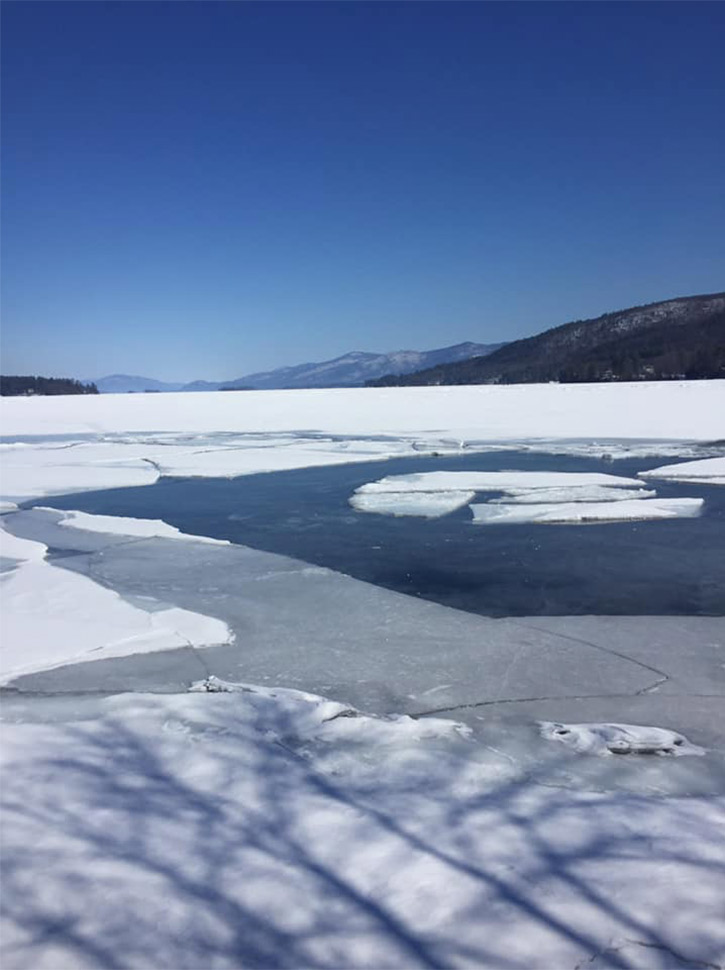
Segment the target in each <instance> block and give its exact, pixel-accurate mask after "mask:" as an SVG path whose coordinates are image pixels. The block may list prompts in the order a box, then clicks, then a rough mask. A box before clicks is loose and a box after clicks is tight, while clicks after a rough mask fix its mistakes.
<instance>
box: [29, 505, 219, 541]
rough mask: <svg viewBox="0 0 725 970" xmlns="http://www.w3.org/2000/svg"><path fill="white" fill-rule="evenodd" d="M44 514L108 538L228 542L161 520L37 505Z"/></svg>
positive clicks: (69, 525) (67, 525)
mask: <svg viewBox="0 0 725 970" xmlns="http://www.w3.org/2000/svg"><path fill="white" fill-rule="evenodd" d="M37 508H38V510H39V511H41V512H56V513H57V514H59V515H61V516H62V519H61V520H60V522H59V523H58V525H63V526H66V527H69V528H72V529H83V531H84V532H103V533H105V534H107V535H122V536H134V537H136V538H143V539H152V538H159V539H186V540H188V541H190V542H210V543H213V544H214V545H217V546H228V545H229V540H228V539H211V538H209V536H195V535H190V534H189V533H188V532H180V531H179V530H178V529H177V528H176V526H173V525H169V524H168V523H167V522H163V521H162V520H161V519H131V518H126V517H124V516H121V515H92V514H90V513H89V512H76V511H66V510H65V509H53V508H48V507H46V506H37Z"/></svg>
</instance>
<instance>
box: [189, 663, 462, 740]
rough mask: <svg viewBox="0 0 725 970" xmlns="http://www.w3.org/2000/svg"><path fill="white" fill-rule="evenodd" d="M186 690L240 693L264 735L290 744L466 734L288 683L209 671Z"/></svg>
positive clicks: (437, 721)
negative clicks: (268, 683) (368, 710)
mask: <svg viewBox="0 0 725 970" xmlns="http://www.w3.org/2000/svg"><path fill="white" fill-rule="evenodd" d="M189 692H190V693H208V694H234V693H241V694H244V695H245V698H244V703H245V704H246V705H248V706H249V705H251V707H252V708H253V709H254V711H255V716H256V717H257V719H258V724H259V726H260V727H261V729H262V730H264V731H265V732H266V734H267V737H268V738H272V739H274V738H277V739H278V740H283V741H284V742H285V743H288V744H292V745H295V744H296V743H298V742H302V741H306V740H312V739H316V740H321V741H332V740H335V741H345V742H346V743H347V744H355V743H358V744H366V745H367V744H370V743H372V744H374V745H376V746H379V745H383V746H388V745H397V744H399V743H400V742H401V741H403V742H405V743H408V742H416V741H426V740H432V739H435V738H439V739H450V740H453V739H456V738H459V739H460V738H468V737H469V736H470V734H471V729H470V728H469V727H467V726H466V725H464V724H460V723H459V722H458V721H452V720H448V719H443V718H434V717H430V718H429V717H426V718H420V719H418V718H413V717H409V716H408V715H407V714H390V715H385V716H382V715H373V714H364V713H363V712H362V711H358V710H356V709H355V708H353V707H349V706H347V705H345V704H341V703H339V702H338V701H332V700H328V699H327V698H326V697H320V696H319V695H317V694H310V693H307V692H306V691H300V690H294V689H292V688H288V687H274V688H268V687H259V686H257V685H252V684H245V683H238V682H235V681H227V680H222V679H221V678H219V677H215V676H213V675H212V676H210V677H207V678H206V679H205V680H200V681H197V682H196V683H194V684H192V685H191V687H190V688H189Z"/></svg>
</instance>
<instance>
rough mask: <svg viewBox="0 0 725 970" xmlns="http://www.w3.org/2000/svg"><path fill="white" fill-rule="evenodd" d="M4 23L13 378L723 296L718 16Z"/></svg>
mask: <svg viewBox="0 0 725 970" xmlns="http://www.w3.org/2000/svg"><path fill="white" fill-rule="evenodd" d="M2 19H3V48H4V50H3V75H4V76H3V132H2V136H3V137H2V151H3V217H2V233H3V280H4V282H3V291H2V298H3V328H2V370H3V372H4V373H38V374H47V375H63V376H76V377H83V378H93V377H100V376H103V375H105V374H109V373H119V372H121V373H133V374H144V375H146V376H152V377H158V378H161V379H166V380H190V379H194V378H206V379H209V380H215V379H232V378H235V377H239V376H240V375H242V374H245V373H249V372H251V371H254V370H258V369H263V368H270V367H276V366H280V365H283V364H295V363H300V362H303V361H307V360H321V359H326V358H328V357H333V356H337V355H338V354H341V353H344V352H346V351H348V350H373V351H390V350H396V349H401V348H412V349H430V348H433V347H439V346H445V345H448V344H452V343H457V342H459V341H463V340H475V341H479V342H484V343H485V342H493V341H500V340H511V339H515V338H517V337H520V336H527V335H529V334H532V333H535V332H538V331H540V330H542V329H545V328H546V327H549V326H553V325H556V324H559V323H564V322H566V321H568V320H571V319H577V318H582V317H589V316H595V315H597V314H599V313H603V312H605V311H607V310H614V309H621V308H623V307H627V306H631V305H634V304H639V303H646V302H651V301H655V300H659V299H665V298H667V297H671V296H684V295H688V294H693V293H703V292H713V291H717V290H722V289H723V288H725V191H724V182H725V57H723V48H724V38H725V4H722V3H698V2H685V3H632V4H630V3H602V4H600V3H562V4H559V3H546V2H535V3H491V4H489V3H468V2H463V3H457V2H428V3H418V2H401V3H392V2H371V3H365V2H327V3H314V2H291V3H286V2H266V3H265V2H260V3H234V2H184V3H180V2H110V3H109V2H73V3H67V2H64V0H52V2H47V3H46V2H13V0H9V2H8V0H6V2H4V3H3V4H2Z"/></svg>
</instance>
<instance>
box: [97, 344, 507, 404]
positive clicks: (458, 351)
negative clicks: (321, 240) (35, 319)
mask: <svg viewBox="0 0 725 970" xmlns="http://www.w3.org/2000/svg"><path fill="white" fill-rule="evenodd" d="M502 346H503V344H475V343H470V342H468V343H462V344H456V345H455V346H453V347H442V348H440V349H438V350H399V351H396V352H394V353H392V354H370V353H365V352H364V351H353V352H352V353H349V354H343V356H342V357H336V358H335V359H334V360H324V361H318V362H315V363H307V364H297V365H296V366H294V367H279V368H277V369H276V370H270V371H261V372H259V373H255V374H248V375H246V376H244V377H239V378H237V379H236V380H234V381H224V382H213V381H191V382H189V383H186V384H184V383H170V382H168V381H157V380H154V379H153V378H151V377H135V376H130V375H128V374H112V375H110V376H109V377H100V378H98V379H96V380H94V382H93V383H94V384H95V385H96V387H97V388H98V390H99V391H100V393H101V394H129V393H135V394H139V393H144V392H149V391H218V390H240V389H245V390H246V389H251V388H253V389H255V390H272V389H277V388H288V387H296V388H300V387H356V386H362V385H363V384H364V383H365V381H369V380H374V379H375V378H377V377H382V375H383V374H410V373H412V372H413V371H416V370H421V369H422V368H424V367H435V366H436V365H438V364H448V363H451V362H453V361H458V360H467V359H468V358H469V357H476V356H485V355H486V354H490V353H492V352H493V351H494V350H497V349H498V348H499V347H502Z"/></svg>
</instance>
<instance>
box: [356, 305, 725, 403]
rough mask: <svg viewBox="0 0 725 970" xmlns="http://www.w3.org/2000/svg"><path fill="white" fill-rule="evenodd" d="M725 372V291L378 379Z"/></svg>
mask: <svg viewBox="0 0 725 970" xmlns="http://www.w3.org/2000/svg"><path fill="white" fill-rule="evenodd" d="M714 377H723V378H725V293H716V294H711V295H706V296H688V297H681V298H679V299H675V300H667V301H665V302H663V303H651V304H648V305H647V306H641V307H632V308H631V309H629V310H620V311H618V312H617V313H606V314H604V316H601V317H597V318H596V319H593V320H577V321H575V322H574V323H566V324H564V325H563V326H560V327H554V328H553V329H551V330H546V331H545V332H544V333H540V334H538V335H537V336H535V337H528V338H526V339H525V340H516V341H514V342H513V343H509V344H506V345H505V346H504V347H502V348H501V349H500V350H497V351H495V352H494V353H492V354H490V355H489V356H487V357H473V358H471V359H470V360H465V361H461V362H459V363H453V364H444V365H441V366H438V367H431V368H429V369H427V370H422V371H418V372H416V373H414V374H407V375H405V376H395V377H394V376H389V377H382V378H380V379H379V380H377V381H370V382H369V384H370V385H371V386H376V387H381V386H390V385H411V384H420V385H429V384H529V383H541V382H546V381H563V382H575V381H632V380H676V379H682V378H688V379H700V378H714Z"/></svg>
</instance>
